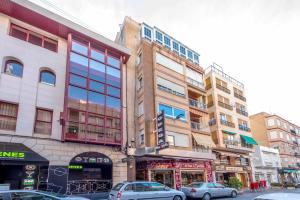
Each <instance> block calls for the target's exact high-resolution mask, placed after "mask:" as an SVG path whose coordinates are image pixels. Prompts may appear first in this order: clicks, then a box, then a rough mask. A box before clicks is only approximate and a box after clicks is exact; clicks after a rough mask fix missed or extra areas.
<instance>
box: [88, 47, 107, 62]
mask: <svg viewBox="0 0 300 200" xmlns="http://www.w3.org/2000/svg"><path fill="white" fill-rule="evenodd" d="M104 57H105V56H104V53H103V52H100V51H97V50H94V49H92V50H91V58H93V59H95V60H98V61H101V62H104Z"/></svg>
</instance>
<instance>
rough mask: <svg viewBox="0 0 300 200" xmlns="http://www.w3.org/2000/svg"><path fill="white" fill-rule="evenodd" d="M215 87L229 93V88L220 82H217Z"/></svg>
mask: <svg viewBox="0 0 300 200" xmlns="http://www.w3.org/2000/svg"><path fill="white" fill-rule="evenodd" d="M217 88H218V89H219V90H222V91H223V92H226V93H227V94H230V90H229V89H228V88H226V87H224V86H222V85H220V84H217Z"/></svg>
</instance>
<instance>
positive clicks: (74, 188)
mask: <svg viewBox="0 0 300 200" xmlns="http://www.w3.org/2000/svg"><path fill="white" fill-rule="evenodd" d="M0 140H1V141H4V142H1V143H0V186H2V187H9V188H10V189H39V190H49V191H54V192H60V193H66V194H79V193H91V192H107V191H109V190H110V189H111V187H112V186H113V185H114V184H116V183H118V182H121V181H124V180H127V163H123V162H121V160H122V159H123V158H125V157H126V156H125V155H124V154H123V153H121V152H120V151H119V150H118V149H117V148H116V147H109V146H101V145H92V144H80V143H62V142H60V141H54V140H50V139H37V138H26V137H17V136H3V135H1V136H0Z"/></svg>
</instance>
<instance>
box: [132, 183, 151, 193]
mask: <svg viewBox="0 0 300 200" xmlns="http://www.w3.org/2000/svg"><path fill="white" fill-rule="evenodd" d="M147 190H149V186H148V184H147V183H135V184H134V186H133V191H134V192H145V191H147Z"/></svg>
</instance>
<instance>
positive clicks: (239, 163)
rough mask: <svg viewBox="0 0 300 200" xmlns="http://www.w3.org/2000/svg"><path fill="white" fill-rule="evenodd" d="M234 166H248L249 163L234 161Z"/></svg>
mask: <svg viewBox="0 0 300 200" xmlns="http://www.w3.org/2000/svg"><path fill="white" fill-rule="evenodd" d="M235 165H237V166H249V162H247V161H240V160H236V161H235Z"/></svg>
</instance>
